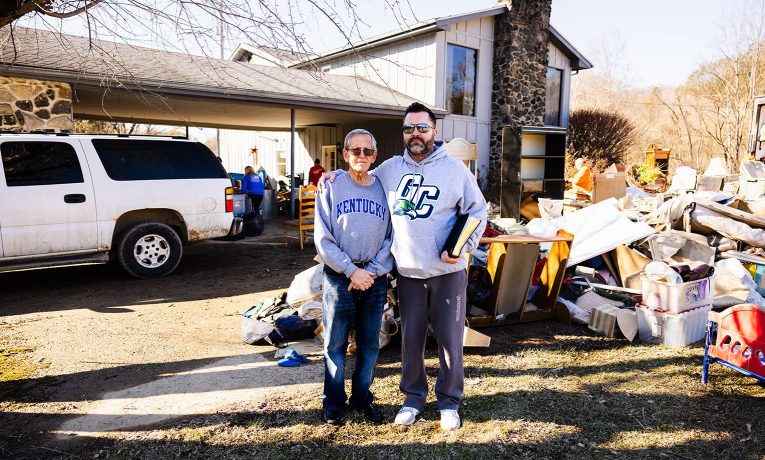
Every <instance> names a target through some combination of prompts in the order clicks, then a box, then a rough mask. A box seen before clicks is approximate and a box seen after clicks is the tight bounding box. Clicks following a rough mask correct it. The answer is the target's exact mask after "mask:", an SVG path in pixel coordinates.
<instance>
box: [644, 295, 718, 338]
mask: <svg viewBox="0 0 765 460" xmlns="http://www.w3.org/2000/svg"><path fill="white" fill-rule="evenodd" d="M710 311H712V306H711V305H707V306H705V307H701V308H696V309H694V310H690V311H686V312H683V313H668V312H665V311H659V310H651V309H650V308H647V307H646V306H645V305H641V304H638V305H637V306H636V307H635V312H636V313H637V320H638V336H639V337H640V340H642V341H644V342H653V343H663V344H664V346H666V347H669V348H679V347H684V346H686V345H689V344H691V343H694V342H698V341H699V340H701V339H703V338H704V337H705V335H706V333H707V315H708V314H709V312H710Z"/></svg>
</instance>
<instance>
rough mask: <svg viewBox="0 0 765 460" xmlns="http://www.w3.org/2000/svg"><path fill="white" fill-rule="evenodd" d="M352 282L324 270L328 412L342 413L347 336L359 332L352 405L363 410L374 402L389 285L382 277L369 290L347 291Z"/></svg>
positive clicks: (325, 389)
mask: <svg viewBox="0 0 765 460" xmlns="http://www.w3.org/2000/svg"><path fill="white" fill-rule="evenodd" d="M350 282H351V280H350V279H348V277H346V276H345V275H343V274H338V273H337V272H335V271H333V270H331V269H329V268H328V267H327V268H325V271H324V316H323V318H322V323H323V325H324V401H323V405H324V408H325V409H328V410H334V411H342V409H343V405H344V404H345V401H346V399H347V396H346V393H345V355H346V352H347V350H348V333H349V332H350V331H351V327H353V328H354V329H355V330H356V368H355V369H354V371H353V377H352V380H351V399H350V401H349V402H350V403H351V405H353V406H355V407H359V408H363V407H366V406H368V405H369V404H371V403H372V400H373V399H374V396H373V395H372V393H371V392H370V391H369V388H370V387H371V386H372V380H373V379H374V372H375V364H376V363H377V354H378V352H379V351H380V341H379V340H380V339H379V337H380V326H381V322H382V321H381V320H382V312H383V308H384V306H385V302H386V292H387V288H388V283H387V281H386V277H384V276H382V277H379V278H377V279H376V280H375V283H374V284H373V285H372V287H371V288H369V289H367V290H366V291H360V290H358V289H354V290H352V291H348V286H349V285H350Z"/></svg>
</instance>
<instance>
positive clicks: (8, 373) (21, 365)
mask: <svg viewBox="0 0 765 460" xmlns="http://www.w3.org/2000/svg"><path fill="white" fill-rule="evenodd" d="M31 351H32V350H30V349H28V348H22V347H9V346H3V345H2V344H0V411H5V410H15V409H19V408H20V407H22V406H24V403H19V402H15V401H13V399H14V398H12V395H13V393H14V392H15V391H18V388H17V387H16V386H15V385H14V383H15V382H17V381H20V380H24V379H27V378H29V377H31V376H32V375H33V374H34V373H35V371H36V370H37V369H39V368H40V367H44V366H43V365H42V364H39V363H38V364H35V363H33V362H32V360H31V358H30V352H31Z"/></svg>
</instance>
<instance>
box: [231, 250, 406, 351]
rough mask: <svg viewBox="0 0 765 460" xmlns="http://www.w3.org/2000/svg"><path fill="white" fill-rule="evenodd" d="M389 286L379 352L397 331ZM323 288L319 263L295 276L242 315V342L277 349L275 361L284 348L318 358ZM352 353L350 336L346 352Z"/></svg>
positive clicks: (321, 335)
mask: <svg viewBox="0 0 765 460" xmlns="http://www.w3.org/2000/svg"><path fill="white" fill-rule="evenodd" d="M390 284H391V287H390V289H389V290H388V299H387V301H388V305H387V306H386V307H385V308H384V311H383V317H382V326H381V329H380V348H383V347H385V346H387V345H388V344H389V343H390V342H391V337H392V336H394V335H395V334H397V333H398V330H399V316H398V310H397V307H396V302H395V300H394V299H395V298H396V297H395V293H394V289H395V281H391V283H390ZM323 285H324V264H322V263H319V264H317V265H314V266H313V267H311V268H308V269H307V270H304V271H302V272H300V273H298V274H297V275H296V276H295V278H294V279H293V280H292V283H291V284H290V287H289V289H288V290H287V291H285V292H283V293H282V294H280V295H279V296H276V297H272V298H267V299H263V300H261V301H260V302H259V303H258V304H257V305H254V306H252V307H250V308H249V309H248V310H247V311H245V312H244V313H243V314H242V316H243V319H242V340H243V341H244V342H245V343H248V344H251V345H255V344H261V345H262V344H271V345H273V346H274V347H276V348H278V349H279V350H277V353H276V355H275V358H280V357H282V356H283V355H284V350H285V349H286V347H288V346H289V347H290V348H292V349H295V350H297V351H299V352H300V353H301V354H303V355H318V354H321V353H322V350H323V346H324V328H323V326H322V322H321V321H322V316H323V305H322V291H323ZM354 350H355V343H354V340H353V333H351V337H350V340H349V351H351V352H353V351H354Z"/></svg>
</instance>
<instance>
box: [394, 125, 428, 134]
mask: <svg viewBox="0 0 765 460" xmlns="http://www.w3.org/2000/svg"><path fill="white" fill-rule="evenodd" d="M415 128H417V131H418V132H420V133H423V134H424V133H427V132H428V131H430V130H431V128H433V127H432V126H430V125H429V124H427V123H417V124H416V125H404V126H403V128H401V131H403V132H404V134H412V133H413V132H414V129H415Z"/></svg>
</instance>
